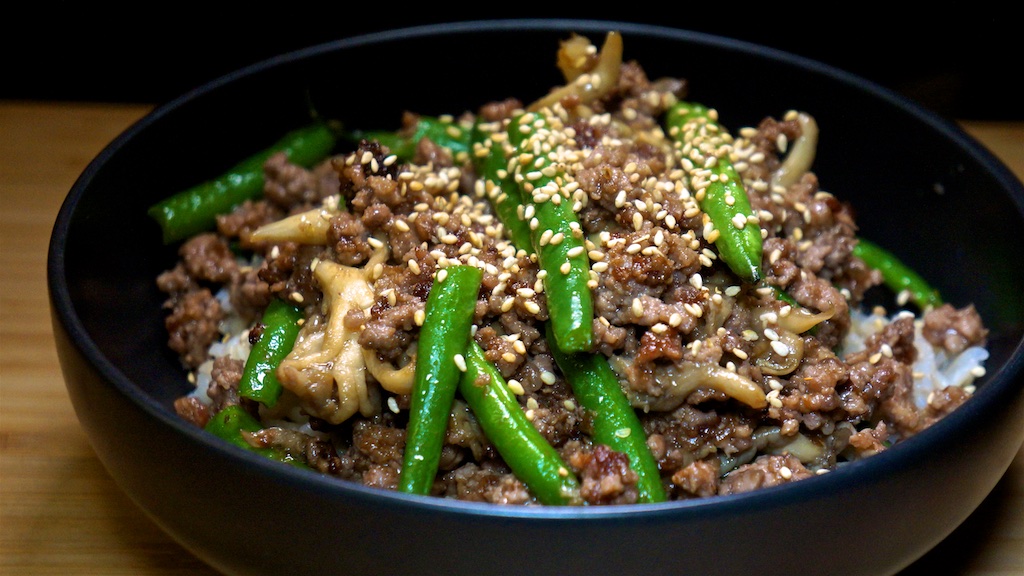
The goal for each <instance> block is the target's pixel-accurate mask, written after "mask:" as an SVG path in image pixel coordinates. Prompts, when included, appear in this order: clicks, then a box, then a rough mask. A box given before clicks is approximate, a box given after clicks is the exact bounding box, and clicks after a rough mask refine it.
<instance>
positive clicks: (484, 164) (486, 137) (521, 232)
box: [471, 122, 533, 252]
mask: <svg viewBox="0 0 1024 576" xmlns="http://www.w3.org/2000/svg"><path fill="white" fill-rule="evenodd" d="M506 138H507V135H506V134H505V132H504V131H501V132H497V133H490V132H488V131H487V130H484V129H483V128H482V127H481V124H480V123H479V122H478V123H476V124H475V125H474V126H473V135H472V138H471V150H472V157H473V167H474V169H475V170H476V173H477V178H478V179H479V180H480V183H481V184H482V185H483V187H484V188H483V193H484V196H485V197H486V198H487V200H488V201H489V202H490V204H491V207H492V208H493V209H494V212H495V214H497V216H498V219H499V220H501V224H502V226H504V228H505V234H506V235H507V236H508V238H509V241H510V242H512V245H513V246H515V247H516V248H517V249H522V250H526V251H528V252H532V251H533V240H532V239H531V237H530V227H529V225H528V224H527V222H526V221H525V220H523V218H522V215H521V211H522V210H523V195H522V192H521V191H520V190H519V186H518V185H517V184H516V182H515V179H514V178H513V177H512V174H511V173H509V171H508V160H507V158H506V154H505V150H504V149H503V146H502V142H501V141H502V140H503V139H506Z"/></svg>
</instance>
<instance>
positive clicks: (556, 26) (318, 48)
mask: <svg viewBox="0 0 1024 576" xmlns="http://www.w3.org/2000/svg"><path fill="white" fill-rule="evenodd" d="M523 29H527V30H531V31H546V32H570V31H577V32H583V33H588V34H593V33H601V32H604V31H608V30H613V29H614V30H618V31H620V32H622V33H623V34H624V35H626V36H627V37H628V35H630V34H632V35H645V36H655V37H660V38H664V39H666V40H670V41H682V42H689V43H699V44H706V45H711V46H713V47H716V48H720V49H724V50H730V51H738V52H744V53H751V52H756V53H757V54H758V55H759V56H760V57H769V58H771V59H773V60H779V61H782V62H784V63H786V64H788V65H792V66H794V67H797V68H800V69H803V70H806V71H809V72H811V73H814V74H819V75H823V76H827V77H831V78H833V79H835V80H838V81H840V82H841V83H843V84H844V85H849V86H851V87H854V88H856V89H858V90H861V91H865V92H869V93H870V94H871V95H872V96H873V97H875V98H878V99H880V100H883V101H885V102H886V103H887V104H889V105H891V106H894V107H897V108H899V109H900V110H901V111H902V112H904V113H907V114H909V115H911V116H914V117H916V118H917V119H918V120H920V121H921V122H924V123H925V124H927V125H929V126H930V127H932V128H934V129H936V130H937V131H938V132H940V133H941V134H942V135H943V136H944V137H945V138H948V139H950V140H951V141H953V142H954V143H955V144H956V145H957V146H958V147H959V148H961V149H963V150H964V151H965V152H967V153H968V154H969V155H970V156H971V157H973V158H974V159H975V160H976V161H977V162H978V163H979V164H980V165H982V166H983V167H984V168H985V169H986V170H988V171H989V172H991V173H992V175H993V176H994V177H995V178H996V179H997V180H998V181H999V182H1000V184H1001V185H1002V186H1003V187H1004V188H1005V189H1007V190H1009V191H1010V197H1011V198H1010V199H1011V201H1012V202H1013V203H1014V204H1016V207H1017V210H1018V211H1019V212H1021V213H1022V214H1024V185H1022V183H1021V181H1020V180H1018V179H1017V177H1016V176H1015V175H1014V174H1013V173H1012V172H1011V171H1010V170H1009V168H1008V167H1007V166H1006V165H1005V164H1003V162H1002V161H1000V160H999V159H997V158H996V157H995V156H994V155H993V154H992V153H991V152H990V151H989V150H987V149H986V148H985V147H983V146H982V145H981V144H980V143H979V142H978V141H977V140H975V139H974V138H973V137H971V136H970V135H968V134H967V133H966V132H965V131H964V130H962V129H961V128H960V127H959V126H957V125H956V124H955V123H954V122H952V121H950V120H947V119H945V118H943V117H940V116H939V115H937V114H936V113H934V112H932V111H930V110H927V109H925V108H924V107H922V106H921V105H919V104H917V103H916V102H914V101H912V100H910V99H908V98H907V97H904V96H902V95H900V94H898V93H896V92H894V91H892V90H890V89H888V88H886V87H883V86H881V85H879V84H877V83H875V82H873V81H870V80H868V79H865V78H863V77H860V76H858V75H855V74H852V73H849V72H847V71H844V70H842V69H839V68H836V67H834V66H831V65H828V64H824V63H822V62H819V61H816V60H813V59H811V58H807V57H803V56H799V55H795V54H792V53H789V52H786V51H782V50H778V49H775V48H771V47H766V46H763V45H759V44H755V43H752V42H748V41H744V40H738V39H734V38H728V37H724V36H719V35H716V34H710V33H706V32H698V31H693V30H687V29H681V28H672V27H667V26H659V25H653V24H645V23H635V22H620V21H616V20H600V19H570V18H548V19H544V18H526V19H514V18H511V19H495V20H469V21H458V22H450V23H432V24H424V25H419V26H409V27H404V28H397V29H392V30H384V31H379V32H371V33H367V34H360V35H355V36H349V37H345V38H340V39H337V40H333V41H329V42H323V43H319V44H315V45H312V46H308V47H306V48H302V49H298V50H293V51H290V52H286V53H283V54H279V55H276V56H273V57H270V58H267V59H264V60H261V61H258V62H255V63H253V64H250V65H248V66H245V67H242V68H239V69H237V70H234V71H232V72H229V73H227V74H224V75H222V76H220V77H218V78H215V79H213V80H210V81H208V82H206V83H204V84H202V85H200V86H197V87H196V88H194V89H192V90H189V91H188V92H185V93H183V94H181V95H180V96H178V97H176V98H174V99H172V100H170V101H168V102H166V103H163V104H160V105H158V106H156V107H155V108H154V109H153V110H151V111H150V112H148V113H147V114H145V115H144V116H143V117H142V118H140V119H138V120H137V121H135V122H134V123H133V124H132V125H130V126H129V127H128V128H127V129H125V130H124V131H123V132H121V133H120V134H119V135H118V136H116V137H115V138H114V140H112V141H111V142H110V143H109V144H108V145H107V146H105V147H104V148H103V149H102V150H101V151H100V152H99V154H97V156H96V157H95V158H94V159H93V160H91V161H90V163H89V164H88V165H87V167H86V168H85V169H84V170H83V172H82V173H81V175H80V176H79V177H78V178H77V179H76V181H75V182H74V184H73V185H72V187H71V189H70V191H69V193H68V195H67V196H66V198H65V199H64V201H63V203H62V204H61V207H60V209H59V211H58V214H57V217H56V219H55V221H54V225H53V229H52V232H51V237H50V243H49V248H48V254H47V284H48V291H49V296H50V305H51V311H52V315H53V321H54V322H59V323H60V325H61V326H62V327H63V328H64V330H66V331H67V333H68V335H69V339H70V341H71V345H73V346H75V347H77V348H78V351H79V352H80V353H81V354H82V356H83V357H84V358H86V359H87V360H88V362H89V363H90V364H91V365H92V366H93V367H94V368H95V369H96V370H97V371H98V372H99V373H100V375H101V376H102V377H103V378H105V379H106V381H107V383H109V384H110V385H112V386H113V387H114V388H115V389H116V390H117V391H118V392H119V393H120V394H122V395H123V396H125V397H126V398H128V399H129V400H130V401H131V402H132V403H134V404H135V405H136V406H137V407H138V408H140V409H141V410H143V411H144V412H145V413H146V414H148V416H149V417H151V418H154V419H156V420H158V421H159V422H160V423H161V424H163V425H165V426H168V427H170V428H172V429H173V430H174V431H175V432H177V433H180V434H182V435H184V436H185V437H187V438H188V439H189V440H190V441H191V442H194V443H196V444H199V445H201V446H202V447H203V448H204V449H207V450H213V451H214V452H216V453H218V454H219V455H220V456H221V457H223V458H225V459H228V460H231V461H233V462H235V463H237V464H239V465H242V466H245V467H248V468H251V469H253V470H254V471H256V472H258V473H259V474H266V475H269V476H270V477H272V478H273V479H274V480H275V481H276V482H278V483H282V484H285V485H295V486H300V487H302V488H303V489H305V490H307V491H312V492H317V493H321V494H325V495H328V496H331V495H333V496H341V495H347V496H349V497H351V498H353V499H354V500H353V501H361V502H364V503H371V502H378V503H379V502H389V503H393V504H397V505H401V506H405V507H407V508H408V509H409V510H410V511H412V510H417V509H418V510H423V511H429V512H431V513H457V514H470V515H475V516H481V517H503V518H545V519H550V520H572V521H580V520H587V519H590V520H592V521H603V520H613V519H618V518H623V517H632V516H636V515H637V514H642V515H643V517H644V518H648V519H650V518H657V517H668V516H678V515H679V514H684V515H698V514H699V515H702V516H705V517H713V516H714V515H732V514H737V513H740V512H742V511H743V510H744V509H749V507H750V506H757V507H759V508H762V509H763V508H766V507H767V508H771V507H779V506H784V505H786V504H787V503H791V502H794V501H798V500H813V499H824V498H827V497H828V496H829V495H830V494H833V493H834V492H835V491H836V490H839V489H842V488H844V487H845V488H849V487H850V486H853V485H860V484H863V483H868V484H870V483H875V482H879V481H884V479H885V477H886V474H887V472H886V470H887V469H889V468H891V467H897V468H898V467H900V466H907V465H908V463H912V462H915V461H920V460H924V459H926V458H927V457H928V449H929V446H932V445H935V444H942V443H943V442H945V441H946V440H948V439H950V438H952V436H953V435H954V434H955V433H956V431H958V430H961V429H963V428H965V427H970V426H972V425H973V424H974V423H977V422H978V421H979V420H980V419H983V418H984V417H985V416H984V415H985V414H986V413H988V412H989V411H990V410H991V409H992V408H993V407H994V406H996V405H998V404H999V403H1001V402H1004V401H1005V398H1006V397H1008V396H1009V395H1010V394H1012V393H1013V392H1014V387H1020V386H1022V385H1024V378H1022V376H1021V373H1022V372H1024V338H1022V339H1021V340H1020V341H1018V342H1017V343H1016V345H1015V346H1014V347H1013V350H1012V352H1011V354H1010V357H1009V360H1008V361H1007V362H1006V363H1005V364H1003V365H1002V366H999V367H998V370H995V371H992V372H990V373H989V374H988V375H986V381H985V383H984V385H982V386H979V388H978V390H977V392H976V393H975V394H974V396H973V397H972V398H971V399H970V400H969V401H968V402H966V403H965V404H964V405H963V406H961V407H959V408H958V409H957V410H955V411H953V412H952V413H951V414H949V415H948V416H946V417H945V418H943V419H942V420H941V421H940V422H938V423H936V424H935V425H933V426H931V427H929V428H928V429H926V430H923V431H922V432H920V433H918V434H917V435H915V436H913V437H911V438H908V439H907V440H904V441H901V442H900V443H899V444H898V445H897V446H896V447H894V448H892V449H890V450H886V451H883V452H881V453H879V454H876V455H874V456H871V457H869V458H866V459H864V460H859V461H856V462H852V463H848V464H846V465H844V466H842V467H841V468H840V469H838V470H835V471H833V472H830V473H827V474H822V475H819V476H816V477H812V478H807V479H804V480H801V481H799V482H793V483H787V484H783V485H780V486H774V487H768V488H761V489H759V490H756V491H753V492H747V493H742V494H733V495H716V496H711V497H706V498H698V499H690V500H681V501H671V502H664V503H657V504H632V505H628V506H589V507H558V506H539V505H538V506H502V505H496V504H487V503H477V502H465V501H458V500H453V499H448V498H441V497H435V496H427V497H424V496H419V495H410V494H403V493H399V492H395V491H389V490H382V489H378V488H370V487H366V486H363V485H360V484H356V483H352V482H346V481H343V480H340V479H338V478H333V477H329V476H326V475H322V474H319V473H317V472H312V471H307V470H301V469H298V468H294V467H291V466H286V465H281V464H280V463H277V462H273V461H270V460H268V459H266V458H264V457H262V456H259V455H256V454H254V453H252V452H249V451H246V450H243V449H241V448H238V447H236V446H233V445H230V444H228V443H226V442H222V441H220V440H219V439H216V438H215V437H213V436H211V435H209V434H207V433H205V432H204V431H202V430H200V429H198V428H196V427H195V426H193V425H191V424H189V423H187V422H186V421H185V420H183V419H181V418H180V417H178V416H177V415H176V414H174V413H173V411H172V410H169V409H168V407H166V406H163V405H161V404H159V403H158V402H157V401H156V400H154V399H153V398H151V397H150V396H148V395H147V394H145V393H144V392H142V391H141V390H140V389H139V388H138V387H136V385H135V384H134V383H133V382H132V381H131V380H130V379H129V378H128V377H127V376H126V375H125V374H124V373H123V372H122V371H121V370H120V369H119V368H118V367H117V366H115V365H114V364H113V362H112V361H111V360H110V359H108V358H107V357H106V356H105V355H104V354H103V353H102V352H101V351H100V349H99V347H98V345H97V344H96V343H95V342H94V341H93V340H92V338H91V337H90V336H89V334H88V332H87V330H86V328H85V326H84V324H83V323H82V321H81V319H80V318H79V317H78V315H77V314H76V312H75V307H74V305H73V303H72V301H71V295H70V290H69V287H68V284H67V281H68V279H67V276H66V273H65V272H66V271H65V244H66V242H67V237H68V233H69V225H70V223H71V221H72V220H73V219H74V214H75V210H76V208H77V206H78V204H79V202H80V200H81V199H82V197H83V195H84V194H85V193H86V191H87V190H88V188H89V185H90V183H91V182H92V181H93V179H94V178H95V177H96V176H97V174H98V173H100V172H101V171H102V170H103V168H104V166H105V165H106V164H107V162H108V161H109V160H110V158H112V157H114V156H115V155H116V154H117V153H118V152H119V151H120V150H121V149H122V148H123V147H125V146H126V145H128V144H129V143H130V142H131V141H132V140H133V139H134V138H135V137H136V135H137V134H139V133H140V132H143V131H145V130H146V129H147V127H148V126H150V125H151V124H153V123H155V122H157V121H158V120H159V119H161V118H162V117H164V116H165V115H167V114H169V113H171V112H172V111H174V110H176V109H178V108H180V107H182V106H183V105H185V104H186V103H188V102H190V101H192V100H194V99H197V98H200V97H202V96H203V95H205V94H207V93H209V92H212V91H215V90H217V89H218V88H219V87H221V86H222V85H225V84H230V83H232V82H235V81H237V80H239V79H241V78H245V77H248V76H251V75H254V74H257V73H259V72H260V71H262V70H265V69H267V68H276V67H279V66H286V65H288V64H290V63H293V62H296V61H300V60H304V59H306V58H309V57H311V56H315V55H318V54H321V53H327V52H334V51H339V50H345V49H349V48H352V47H357V46H362V45H367V44H375V43H387V42H392V41H396V40H403V39H411V38H418V37H425V36H431V35H436V34H438V33H444V34H464V33H479V32H481V31H509V30H523Z"/></svg>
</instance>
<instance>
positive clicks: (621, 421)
mask: <svg viewBox="0 0 1024 576" xmlns="http://www.w3.org/2000/svg"><path fill="white" fill-rule="evenodd" d="M550 338H551V328H550V326H549V327H548V339H549V340H550ZM550 348H551V355H552V356H553V357H554V359H555V363H556V364H557V365H558V368H559V369H560V370H561V371H562V374H564V375H565V378H566V380H567V381H568V382H569V386H570V387H572V391H573V395H575V396H576V401H577V402H578V403H579V405H580V406H582V407H583V409H584V410H586V411H587V412H589V413H590V415H591V417H592V419H593V427H594V432H593V440H594V442H595V443H597V444H604V445H606V446H608V447H609V448H611V449H612V450H615V451H617V452H622V453H623V454H625V455H626V456H627V457H628V458H629V464H630V467H631V468H632V469H633V471H634V472H636V473H637V476H638V477H639V478H638V480H637V489H638V490H639V493H640V494H639V501H640V502H664V501H665V500H666V498H667V496H666V494H665V487H664V485H663V484H662V482H661V471H660V469H659V467H658V462H657V460H655V458H654V454H652V453H651V449H650V447H648V446H647V433H646V432H645V431H644V428H643V425H642V424H641V423H640V419H639V418H638V417H637V415H636V411H635V410H634V409H633V406H632V405H630V403H629V399H628V398H626V394H625V393H624V392H623V391H622V387H621V386H620V385H619V380H618V378H617V377H616V376H615V372H614V371H613V370H612V367H611V365H609V364H608V361H607V360H606V359H605V358H604V357H603V356H601V355H598V354H566V353H564V352H562V351H560V350H557V349H556V348H554V347H550Z"/></svg>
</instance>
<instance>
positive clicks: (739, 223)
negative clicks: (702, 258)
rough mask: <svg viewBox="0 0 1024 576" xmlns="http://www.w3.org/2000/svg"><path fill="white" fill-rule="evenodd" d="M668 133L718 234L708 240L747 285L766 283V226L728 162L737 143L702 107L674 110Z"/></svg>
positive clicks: (713, 232)
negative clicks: (763, 273)
mask: <svg viewBox="0 0 1024 576" xmlns="http://www.w3.org/2000/svg"><path fill="white" fill-rule="evenodd" d="M666 122H667V124H668V131H669V134H671V136H672V138H673V139H674V140H675V142H676V144H677V149H678V150H679V151H680V154H681V156H682V160H683V163H684V168H685V169H686V176H687V180H688V188H689V189H690V190H691V191H692V192H693V194H694V196H695V197H696V198H697V202H698V204H699V205H700V208H701V210H703V211H704V212H705V213H706V214H707V215H708V217H709V218H710V219H711V225H712V226H713V230H711V231H706V232H705V238H706V239H707V240H708V241H709V242H712V243H713V244H714V245H715V247H716V248H717V250H718V254H719V256H720V258H721V259H722V261H723V262H725V264H726V265H727V266H729V268H730V269H731V270H732V271H733V272H734V273H735V274H736V275H737V276H739V277H740V278H741V279H742V280H744V281H746V282H750V283H755V282H757V281H758V280H760V279H761V252H762V245H761V243H762V239H761V226H760V224H759V223H758V222H757V219H756V217H755V216H754V212H753V209H751V207H750V200H749V198H747V192H746V190H745V189H744V187H743V180H742V178H741V177H740V175H739V174H738V173H737V172H736V169H735V167H733V164H732V161H731V160H730V159H729V152H730V151H731V149H732V138H731V136H730V135H729V133H728V132H727V131H726V130H725V128H724V127H722V126H721V125H720V124H719V123H718V114H717V113H716V112H715V111H714V110H711V109H709V108H707V107H706V106H704V105H702V104H697V103H693V102H679V103H677V104H676V105H675V106H673V107H672V108H670V109H669V111H668V115H667V121H666Z"/></svg>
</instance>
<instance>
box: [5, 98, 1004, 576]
mask: <svg viewBox="0 0 1024 576" xmlns="http://www.w3.org/2000/svg"><path fill="white" fill-rule="evenodd" d="M148 110H149V108H148V107H145V106H126V105H116V106H115V105H93V104H76V103H31V102H0V199H2V206H3V208H2V211H0V269H2V270H3V274H0V574H11V575H14V574H18V575H25V576H34V575H66V574H85V575H88V574H102V575H105V576H118V575H133V576H171V575H186V574H187V575H191V576H204V575H213V574H215V572H214V571H213V570H211V569H209V568H207V567H206V566H205V565H203V564H202V563H201V562H200V561H198V560H197V559H195V558H194V557H193V556H191V555H190V554H189V553H188V552H186V551H185V550H184V549H182V548H181V547H180V546H179V545H178V544H176V543H175V542H174V541H173V540H172V539H171V538H170V537H168V536H167V535H165V534H164V533H163V532H162V531H161V530H160V529H159V528H158V527H157V526H156V525H155V524H154V523H153V522H152V521H151V520H150V519H149V518H148V517H147V516H146V515H145V514H144V513H143V512H142V511H141V510H140V509H139V508H137V507H135V505H134V504H133V503H132V502H131V501H130V500H129V499H128V498H127V497H126V496H125V495H124V493H123V492H122V491H121V490H120V489H119V488H118V487H117V485H116V484H115V483H114V482H113V481H112V480H111V478H110V476H108V475H107V473H106V471H105V470H104V469H103V467H102V466H101V465H100V463H99V461H98V460H97V459H96V456H95V454H94V453H93V451H92V448H91V447H90V446H89V443H88V440H87V439H86V437H85V435H84V433H83V432H82V430H81V429H80V427H79V425H78V421H77V418H76V416H75V413H74V410H73V409H72V407H71V404H70V402H69V400H68V398H67V395H66V391H65V388H64V383H63V380H62V379H61V374H60V369H59V367H58V365H57V357H56V352H55V351H54V345H53V334H52V331H51V328H50V316H49V307H48V301H47V295H46V277H45V266H46V251H47V243H48V241H49V235H50V230H51V227H52V225H53V221H54V218H55V216H56V214H57V211H58V209H59V207H60V205H61V202H62V201H63V198H64V196H65V194H66V193H67V192H68V190H69V189H70V188H71V186H72V185H73V183H74V181H75V179H76V178H77V177H78V175H79V174H80V173H81V172H82V170H83V169H84V168H85V167H86V166H87V165H88V163H89V162H90V160H91V159H92V158H93V157H94V156H95V155H96V154H97V153H99V151H100V150H101V149H102V148H103V147H104V146H105V145H106V144H107V143H108V142H110V141H111V140H112V139H113V138H115V137H116V136H117V134H119V133H120V132H121V131H122V130H123V129H125V128H126V127H128V126H129V125H130V124H131V123H132V122H134V121H135V120H137V119H138V118H140V117H141V116H142V115H144V114H145V113H146V112H147V111H148ZM964 126H965V128H966V129H967V131H968V132H969V133H971V134H972V135H974V136H975V137H977V138H978V139H979V140H980V141H981V142H983V143H984V144H986V145H987V146H988V147H989V148H990V149H991V150H992V151H993V152H994V153H995V154H996V155H997V156H999V157H1000V158H1002V159H1003V161H1004V162H1006V164H1007V165H1008V166H1009V167H1010V168H1011V169H1012V170H1013V171H1014V172H1015V173H1016V174H1017V175H1018V177H1021V178H1024V123H1011V124H1003V123H967V124H965V125H964ZM916 574H949V575H961V576H1011V575H1020V574H1024V449H1022V450H1021V452H1020V453H1019V454H1018V456H1017V458H1016V460H1014V462H1013V464H1012V465H1011V467H1010V469H1009V470H1008V471H1007V473H1006V476H1005V477H1004V478H1003V480H1002V481H1001V482H1000V483H999V484H998V485H997V486H996V488H995V490H994V491H993V492H992V494H991V495H990V497H989V498H988V499H987V500H986V501H985V502H984V503H983V504H982V506H981V507H980V508H979V509H978V511H977V512H976V513H975V514H974V515H972V516H971V517H970V518H969V519H968V520H967V521H966V522H965V523H964V525H963V526H961V528H959V529H958V530H957V531H956V532H954V533H953V534H952V535H951V536H950V537H949V538H947V539H946V540H945V541H943V542H941V543H940V544H939V545H938V546H937V547H936V548H935V549H934V550H933V551H932V552H930V553H929V554H928V555H926V556H925V557H924V558H922V559H921V560H920V561H919V562H917V563H916V564H915V565H914V566H912V567H911V568H909V569H908V570H906V571H905V573H904V576H907V575H916Z"/></svg>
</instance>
